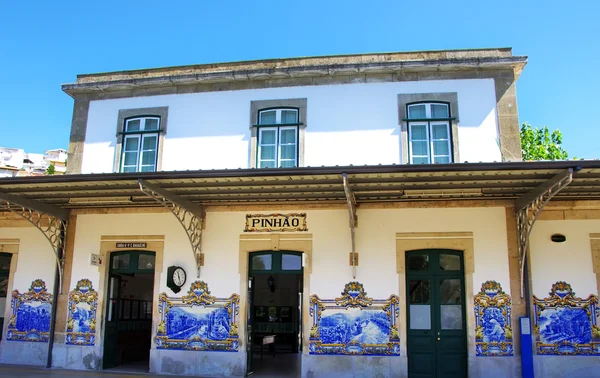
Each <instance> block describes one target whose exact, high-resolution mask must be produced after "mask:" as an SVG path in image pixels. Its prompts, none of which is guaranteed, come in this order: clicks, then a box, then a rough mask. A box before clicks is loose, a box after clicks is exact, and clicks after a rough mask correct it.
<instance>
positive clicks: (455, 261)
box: [440, 254, 460, 271]
mask: <svg viewBox="0 0 600 378" xmlns="http://www.w3.org/2000/svg"><path fill="white" fill-rule="evenodd" d="M440 269H441V270H444V271H445V270H460V256H457V255H446V254H441V255H440Z"/></svg>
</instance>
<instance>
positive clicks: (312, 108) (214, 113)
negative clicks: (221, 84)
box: [81, 79, 502, 173]
mask: <svg viewBox="0 0 600 378" xmlns="http://www.w3.org/2000/svg"><path fill="white" fill-rule="evenodd" d="M448 92H454V93H457V97H458V109H459V117H458V118H459V119H458V139H459V140H458V146H459V156H460V161H461V162H462V161H470V162H474V161H475V162H478V161H486V162H490V161H500V160H502V157H501V154H500V149H499V146H498V139H499V135H498V123H497V111H496V102H497V100H496V95H495V87H494V80H493V79H469V80H443V81H441V80H439V81H436V80H432V81H419V82H416V81H415V82H387V83H362V84H342V85H320V86H302V87H284V88H267V89H250V90H238V91H224V92H203V93H193V94H174V95H162V96H148V97H133V98H123V99H112V100H96V101H92V102H91V103H90V107H89V113H88V120H87V132H86V137H85V145H84V149H83V150H84V156H83V162H82V169H81V173H102V172H113V171H114V166H115V159H117V160H118V159H119V158H120V157H119V156H116V154H117V151H116V144H117V138H120V137H117V136H116V130H117V118H118V112H119V110H122V109H136V108H148V107H168V130H167V132H166V134H165V139H164V146H163V147H162V148H163V150H162V170H164V171H170V170H194V169H221V168H228V169H235V168H249V167H250V154H251V153H252V152H251V146H250V136H251V130H250V128H251V127H250V122H249V120H250V118H251V114H250V103H251V101H258V100H278V99H294V98H306V99H307V127H306V137H305V141H304V156H305V157H304V165H305V166H321V165H325V166H334V165H350V164H354V165H363V164H404V163H407V162H405V161H402V151H401V137H400V120H399V117H400V115H399V109H398V95H399V94H415V93H448ZM251 122H252V123H255V122H256V120H252V121H251ZM301 143H302V141H301Z"/></svg>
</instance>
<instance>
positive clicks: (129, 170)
mask: <svg viewBox="0 0 600 378" xmlns="http://www.w3.org/2000/svg"><path fill="white" fill-rule="evenodd" d="M136 169H137V167H136V166H130V167H123V172H125V173H127V172H136Z"/></svg>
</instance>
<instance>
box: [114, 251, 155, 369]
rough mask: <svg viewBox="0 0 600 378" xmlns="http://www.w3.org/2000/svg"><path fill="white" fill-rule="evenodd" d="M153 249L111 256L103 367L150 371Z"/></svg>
mask: <svg viewBox="0 0 600 378" xmlns="http://www.w3.org/2000/svg"><path fill="white" fill-rule="evenodd" d="M154 263H155V254H154V252H147V251H124V252H115V253H112V254H111V256H110V265H109V280H108V291H107V293H108V298H107V299H108V300H107V304H106V306H107V307H106V323H105V324H106V326H105V331H104V358H103V368H104V369H111V368H117V369H119V370H122V371H139V372H147V371H148V370H149V363H150V347H151V343H152V299H153V295H154Z"/></svg>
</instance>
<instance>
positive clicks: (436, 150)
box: [407, 103, 453, 164]
mask: <svg viewBox="0 0 600 378" xmlns="http://www.w3.org/2000/svg"><path fill="white" fill-rule="evenodd" d="M407 113H408V120H407V121H408V140H409V158H410V163H411V164H434V163H441V164H443V163H451V162H452V156H453V154H452V140H451V129H450V122H451V121H452V118H451V116H450V107H449V104H447V103H417V104H408V105H407Z"/></svg>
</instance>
